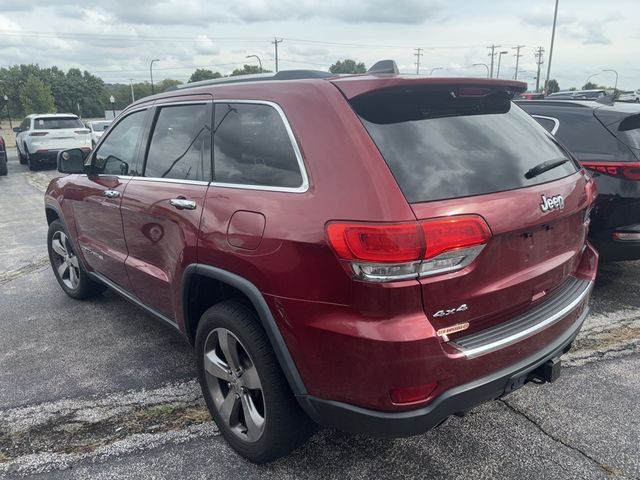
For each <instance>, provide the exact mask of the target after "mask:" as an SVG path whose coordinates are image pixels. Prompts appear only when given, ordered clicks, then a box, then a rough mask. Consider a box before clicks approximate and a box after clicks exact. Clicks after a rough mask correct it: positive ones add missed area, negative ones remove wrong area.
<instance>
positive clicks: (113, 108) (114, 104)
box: [109, 95, 116, 120]
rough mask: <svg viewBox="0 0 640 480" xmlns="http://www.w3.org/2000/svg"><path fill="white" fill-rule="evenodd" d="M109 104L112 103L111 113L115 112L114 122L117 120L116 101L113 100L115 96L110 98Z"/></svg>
mask: <svg viewBox="0 0 640 480" xmlns="http://www.w3.org/2000/svg"><path fill="white" fill-rule="evenodd" d="M109 102H111V112H113V120H115V119H116V99H115V98H113V95H111V96H110V97H109Z"/></svg>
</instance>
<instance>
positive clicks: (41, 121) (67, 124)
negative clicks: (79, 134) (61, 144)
mask: <svg viewBox="0 0 640 480" xmlns="http://www.w3.org/2000/svg"><path fill="white" fill-rule="evenodd" d="M33 128H34V129H35V130H59V129H62V128H85V127H84V125H83V124H82V122H81V121H80V119H78V118H74V117H50V118H43V117H39V118H34V119H33Z"/></svg>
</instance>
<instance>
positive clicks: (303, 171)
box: [96, 97, 309, 193]
mask: <svg viewBox="0 0 640 480" xmlns="http://www.w3.org/2000/svg"><path fill="white" fill-rule="evenodd" d="M172 98H176V97H166V98H162V99H159V100H157V101H156V102H154V103H153V104H148V105H145V106H141V107H138V108H135V109H131V110H130V111H127V112H126V114H127V116H129V114H130V113H134V112H137V111H139V110H146V109H149V108H163V107H171V106H179V105H193V104H206V103H214V104H216V103H221V104H222V103H242V104H249V105H267V106H269V107H271V108H273V109H274V110H275V111H276V112H277V113H278V115H279V116H280V119H281V120H282V123H283V124H284V127H285V130H286V131H287V135H288V137H289V141H290V142H291V146H292V148H293V152H294V154H295V156H296V161H297V162H298V169H299V170H300V175H301V176H302V184H301V185H300V186H299V187H277V186H268V185H250V184H244V183H225V182H215V181H212V182H204V181H199V180H181V179H174V178H157V177H144V176H137V175H136V176H118V175H115V176H117V177H118V178H120V179H123V180H125V179H126V180H132V179H136V180H144V181H148V182H162V183H182V184H189V185H209V186H212V187H222V188H235V189H240V190H260V191H266V192H285V193H305V192H307V191H308V190H309V175H308V173H307V168H306V165H305V163H304V159H303V158H302V151H301V150H300V146H299V145H298V142H297V140H296V138H295V135H294V134H293V130H292V128H291V125H290V123H289V119H288V118H287V116H286V114H285V113H284V110H282V107H280V105H278V104H277V103H275V102H272V101H270V100H251V99H221V98H215V97H214V98H213V99H201V100H181V101H177V102H171V101H169V100H171V99H172ZM123 113H125V112H123ZM121 115H122V114H121ZM123 118H124V117H123ZM118 123H119V122H118ZM114 126H115V125H114ZM100 143H102V142H100ZM98 146H99V145H97V146H96V148H98ZM212 148H215V134H214V144H213V145H212ZM212 153H213V150H212ZM214 163H215V162H214ZM213 174H214V175H215V172H213ZM100 175H104V174H99V175H98V176H100ZM107 176H110V177H113V176H114V175H107Z"/></svg>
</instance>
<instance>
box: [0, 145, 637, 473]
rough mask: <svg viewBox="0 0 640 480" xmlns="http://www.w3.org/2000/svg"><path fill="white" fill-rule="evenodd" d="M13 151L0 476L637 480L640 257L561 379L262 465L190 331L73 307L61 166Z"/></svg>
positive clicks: (109, 303) (603, 300) (0, 218)
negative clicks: (398, 435) (202, 383)
mask: <svg viewBox="0 0 640 480" xmlns="http://www.w3.org/2000/svg"><path fill="white" fill-rule="evenodd" d="M9 155H10V160H11V161H10V163H9V176H8V177H0V238H1V239H2V240H3V245H5V249H4V251H3V253H2V256H0V327H1V329H2V335H0V386H1V387H2V388H0V477H6V478H24V477H27V476H28V477H30V478H43V479H44V478H46V479H84V478H95V479H107V478H132V479H136V478H140V479H149V478H158V479H161V478H176V477H183V478H202V479H204V478H236V477H240V476H243V477H244V478H249V479H253V478H256V479H257V478H260V479H263V478H264V479H271V478H278V479H280V478H284V479H294V478H305V479H319V480H320V479H322V480H326V479H334V478H335V479H342V478H354V479H365V478H416V477H420V478H460V479H462V478H473V479H484V478H486V479H490V478H491V479H493V478H518V477H524V478H526V477H530V478H536V479H538V478H540V479H547V478H548V479H556V478H563V479H564V478H576V479H591V478H593V479H599V478H640V402H638V398H639V397H640V294H639V293H640V262H633V263H620V264H611V265H605V266H603V267H602V268H601V271H600V274H599V278H598V281H597V283H596V287H595V289H594V292H593V296H592V302H591V313H590V315H589V317H588V319H587V322H586V323H585V326H584V328H583V330H582V332H581V333H580V335H579V337H578V339H577V341H576V342H575V345H574V349H573V350H572V351H571V352H569V354H568V355H566V356H565V357H563V365H564V366H565V368H564V371H563V372H562V375H561V376H560V379H559V380H558V381H557V382H555V383H553V384H547V385H542V386H537V385H527V386H526V387H524V388H522V389H520V390H518V391H516V392H514V393H512V394H511V395H508V396H506V397H504V398H503V399H502V400H500V401H497V402H493V403H490V404H487V405H483V406H481V407H479V408H476V409H474V410H472V411H471V412H469V413H468V414H467V415H466V416H464V417H462V418H458V417H454V418H451V419H449V420H448V421H447V422H445V423H444V424H443V425H441V426H440V427H438V428H437V429H435V430H433V431H430V432H428V433H425V434H424V435H420V436H417V437H412V438H406V439H391V440H389V439H376V438H370V437H366V436H350V435H346V434H343V433H340V432H336V431H332V430H321V431H319V432H318V433H317V434H316V435H315V436H314V437H312V439H311V440H310V441H309V442H308V443H307V444H306V445H305V446H303V447H302V448H300V449H299V450H297V451H296V452H294V453H293V454H292V455H291V456H290V457H288V458H285V459H282V460H279V461H277V462H275V463H273V464H271V465H267V466H255V465H252V464H250V463H248V462H246V461H245V460H243V459H242V458H240V457H239V456H238V455H236V454H235V452H234V451H233V450H231V448H229V447H228V446H227V445H226V443H225V442H224V440H223V439H222V438H221V437H220V436H219V434H218V430H217V428H216V426H215V424H214V423H213V422H212V421H210V419H209V417H208V415H207V411H206V409H205V407H204V405H203V400H202V397H201V394H200V391H199V387H198V385H197V382H196V381H195V362H194V361H193V358H192V356H191V351H190V347H189V346H188V345H187V344H186V342H184V341H183V340H182V338H181V337H180V336H179V335H177V334H176V333H175V332H174V331H172V330H171V329H169V328H168V327H165V326H164V325H162V324H161V323H159V322H156V321H155V320H154V319H152V318H150V317H149V316H147V315H146V314H144V313H143V312H141V311H140V310H138V309H137V308H135V307H133V306H131V305H129V304H128V303H126V302H125V301H124V300H122V299H120V298H119V297H117V296H116V295H115V294H113V293H110V292H107V293H105V294H104V295H101V296H100V297H99V298H97V299H95V300H92V301H90V302H77V301H74V300H71V299H70V298H68V297H66V296H65V295H64V294H63V293H62V292H61V290H60V289H59V287H58V285H57V284H56V282H55V279H54V276H53V274H52V272H51V271H50V269H49V267H48V263H47V257H46V244H45V237H46V221H45V219H44V213H43V202H42V190H43V189H44V188H45V186H46V184H47V182H48V180H49V179H50V178H52V177H53V176H55V175H56V172H54V171H44V172H36V173H31V172H28V171H27V170H26V167H24V166H21V165H19V164H18V163H17V160H16V155H15V150H12V149H9ZM17 198H19V199H20V203H19V204H18V203H16V199H17ZM18 206H19V208H18Z"/></svg>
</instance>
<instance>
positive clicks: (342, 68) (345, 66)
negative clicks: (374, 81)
mask: <svg viewBox="0 0 640 480" xmlns="http://www.w3.org/2000/svg"><path fill="white" fill-rule="evenodd" d="M329 71H330V72H331V73H365V72H366V71H367V67H366V66H365V64H364V63H362V62H359V63H356V61H355V60H351V59H350V58H347V59H345V60H342V61H341V60H338V61H337V62H336V63H334V64H333V65H331V66H330V67H329Z"/></svg>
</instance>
